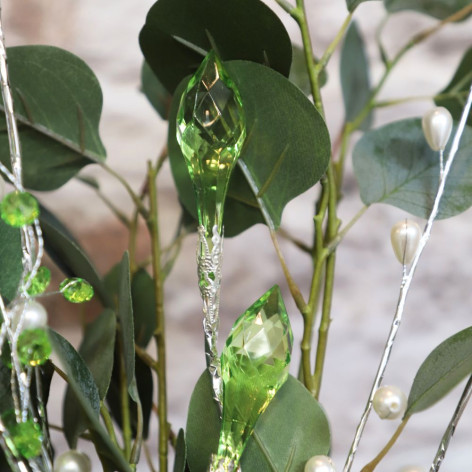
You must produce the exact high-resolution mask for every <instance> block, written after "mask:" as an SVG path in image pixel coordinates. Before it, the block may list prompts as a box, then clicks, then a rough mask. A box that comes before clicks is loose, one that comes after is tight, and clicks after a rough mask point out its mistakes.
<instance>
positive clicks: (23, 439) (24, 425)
mask: <svg viewBox="0 0 472 472" xmlns="http://www.w3.org/2000/svg"><path fill="white" fill-rule="evenodd" d="M2 420H3V422H4V423H5V425H6V426H7V429H8V436H5V439H6V443H7V445H8V448H9V449H10V451H11V452H12V454H13V455H14V456H15V457H20V456H21V457H24V458H25V459H32V458H34V457H37V456H39V454H40V453H41V448H42V441H43V435H42V433H41V428H40V427H39V425H38V424H37V423H36V422H35V421H34V420H33V419H31V418H28V419H27V420H26V421H21V422H17V421H16V416H15V413H14V411H13V410H10V411H8V412H7V413H5V414H4V415H3V416H2Z"/></svg>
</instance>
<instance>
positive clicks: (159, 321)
mask: <svg viewBox="0 0 472 472" xmlns="http://www.w3.org/2000/svg"><path fill="white" fill-rule="evenodd" d="M156 176H157V174H156V168H154V169H153V166H152V164H151V163H149V164H148V191H149V202H150V203H149V205H150V207H149V208H150V214H149V218H148V219H147V225H148V229H149V233H150V235H151V246H152V269H153V278H154V290H155V294H156V305H155V312H156V331H155V332H154V340H155V342H156V345H157V359H158V364H157V370H158V376H157V384H158V402H157V404H158V408H159V471H160V472H167V456H168V446H167V444H168V438H169V426H168V424H167V384H166V346H165V320H164V305H163V300H164V287H163V283H162V272H161V245H160V236H159V219H158V207H157V184H156Z"/></svg>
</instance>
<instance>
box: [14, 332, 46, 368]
mask: <svg viewBox="0 0 472 472" xmlns="http://www.w3.org/2000/svg"><path fill="white" fill-rule="evenodd" d="M17 352H18V358H19V359H20V361H21V363H22V364H25V365H30V366H32V367H36V366H38V365H42V364H44V363H45V362H46V361H47V360H48V359H49V356H50V355H51V352H52V347H51V343H50V341H49V337H48V334H47V332H46V331H45V330H44V329H42V328H35V329H25V330H24V331H23V332H22V333H21V334H20V336H19V338H18V346H17Z"/></svg>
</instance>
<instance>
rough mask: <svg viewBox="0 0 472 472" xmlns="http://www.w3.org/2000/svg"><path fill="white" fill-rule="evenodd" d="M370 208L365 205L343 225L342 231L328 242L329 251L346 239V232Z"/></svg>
mask: <svg viewBox="0 0 472 472" xmlns="http://www.w3.org/2000/svg"><path fill="white" fill-rule="evenodd" d="M368 209H369V206H368V205H364V206H363V207H362V208H361V209H360V210H359V211H358V212H357V213H356V214H355V215H354V216H353V218H352V219H351V220H350V221H349V222H348V223H346V225H344V226H343V228H342V229H341V231H339V232H338V234H336V236H335V237H334V238H333V239H332V240H331V241H330V242H329V243H328V246H327V249H328V251H329V252H332V251H334V250H335V249H336V248H337V247H338V245H339V243H340V242H341V241H342V240H343V239H344V237H345V236H346V234H347V233H348V232H349V231H350V229H351V228H352V227H353V226H354V225H355V224H356V223H357V222H358V221H359V220H360V219H361V218H362V216H363V215H364V213H365V212H366V211H367V210H368Z"/></svg>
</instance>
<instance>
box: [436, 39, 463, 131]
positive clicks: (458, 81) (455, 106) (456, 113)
mask: <svg viewBox="0 0 472 472" xmlns="http://www.w3.org/2000/svg"><path fill="white" fill-rule="evenodd" d="M471 84H472V48H470V49H469V50H468V51H467V52H466V53H465V54H464V57H463V58H462V60H461V63H460V64H459V67H458V68H457V71H456V73H455V74H454V77H453V78H452V80H451V82H449V85H448V86H447V87H446V88H445V89H444V90H442V91H441V92H439V94H438V96H437V97H436V98H435V99H434V101H435V102H436V105H438V106H442V107H446V108H447V109H448V110H449V111H450V112H451V115H452V116H453V118H454V119H455V120H457V121H459V120H460V118H461V116H462V110H463V109H464V106H465V103H466V101H467V95H468V93H469V90H470V85H471ZM446 95H447V96H446ZM467 124H468V125H469V126H472V114H469V118H468V120H467Z"/></svg>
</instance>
